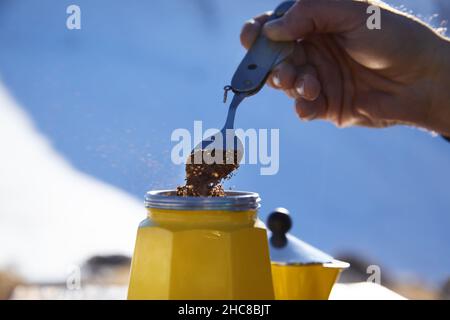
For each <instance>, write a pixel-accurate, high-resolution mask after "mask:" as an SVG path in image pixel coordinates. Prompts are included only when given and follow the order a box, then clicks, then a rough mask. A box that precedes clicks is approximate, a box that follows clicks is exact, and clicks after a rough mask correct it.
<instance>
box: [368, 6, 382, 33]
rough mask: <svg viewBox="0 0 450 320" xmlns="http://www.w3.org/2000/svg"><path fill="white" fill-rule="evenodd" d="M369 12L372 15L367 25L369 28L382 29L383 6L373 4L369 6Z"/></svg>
mask: <svg viewBox="0 0 450 320" xmlns="http://www.w3.org/2000/svg"><path fill="white" fill-rule="evenodd" d="M366 13H367V14H370V16H369V17H368V18H367V21H366V26H367V29H369V30H380V29H381V8H380V7H379V6H375V5H371V6H368V7H367V10H366Z"/></svg>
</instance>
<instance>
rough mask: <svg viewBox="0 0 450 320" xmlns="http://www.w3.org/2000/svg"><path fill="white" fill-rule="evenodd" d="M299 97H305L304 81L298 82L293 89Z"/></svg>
mask: <svg viewBox="0 0 450 320" xmlns="http://www.w3.org/2000/svg"><path fill="white" fill-rule="evenodd" d="M295 90H296V91H297V93H298V94H299V95H300V97H304V96H305V81H300V82H299V83H298V84H297V87H296V88H295Z"/></svg>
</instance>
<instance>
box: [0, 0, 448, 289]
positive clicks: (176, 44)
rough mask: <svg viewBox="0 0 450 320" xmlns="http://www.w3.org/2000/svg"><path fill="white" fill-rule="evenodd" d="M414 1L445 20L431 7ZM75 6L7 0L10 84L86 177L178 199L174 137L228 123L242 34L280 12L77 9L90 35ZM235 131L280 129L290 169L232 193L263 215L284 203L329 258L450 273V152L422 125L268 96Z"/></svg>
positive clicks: (2, 38)
mask: <svg viewBox="0 0 450 320" xmlns="http://www.w3.org/2000/svg"><path fill="white" fill-rule="evenodd" d="M401 2H403V3H404V4H406V5H407V6H408V7H410V8H412V9H413V10H414V12H423V13H425V14H426V15H428V14H431V13H433V12H434V9H433V8H432V6H431V1H427V0H423V1H422V0H416V1H395V3H396V4H400V3H401ZM72 3H73V2H72V1H56V0H41V1H24V0H2V1H1V2H0V47H1V50H0V74H1V75H2V77H3V80H4V84H5V86H6V87H7V88H8V90H9V91H10V92H11V93H12V94H13V95H14V97H15V98H16V99H17V101H18V102H19V103H20V106H21V107H22V108H23V109H24V110H26V112H27V113H29V114H30V116H31V117H32V118H33V120H34V122H35V124H36V126H37V128H38V129H39V131H40V132H42V133H43V134H44V135H45V136H46V137H48V139H49V140H50V141H51V143H52V146H53V147H54V148H55V150H57V151H58V152H59V153H60V154H61V155H62V156H64V158H65V159H67V161H70V163H71V164H72V165H73V166H74V167H75V168H77V170H80V171H82V172H84V173H86V174H88V175H90V176H92V177H95V178H97V179H100V180H102V181H104V182H106V183H108V184H111V185H113V186H115V187H118V188H121V189H122V190H125V191H127V192H128V193H129V194H131V195H134V196H135V197H136V198H137V199H142V196H143V194H144V193H145V191H147V190H148V189H160V188H173V187H174V186H175V185H177V184H178V183H180V182H182V180H183V167H182V166H175V165H173V164H172V163H171V162H170V149H171V147H172V145H171V143H170V135H171V132H172V130H174V129H176V128H187V129H190V130H192V126H193V121H194V120H203V121H204V126H210V127H218V126H220V125H221V124H222V123H223V121H224V117H225V113H226V106H224V105H223V104H222V103H221V98H222V87H223V86H224V85H225V84H227V83H228V81H229V80H230V77H231V75H232V74H233V71H234V69H235V68H236V66H237V64H238V63H239V61H240V59H241V58H242V56H243V54H244V51H243V50H242V48H241V47H240V45H239V42H238V34H239V30H240V27H241V24H242V22H243V21H244V20H245V19H248V18H249V17H251V16H253V15H255V14H257V13H259V12H263V11H265V10H268V9H271V8H273V7H274V6H275V5H276V3H277V1H269V0H267V1H264V0H258V1H257V0H249V1H234V0H233V1H218V0H215V1H212V0H211V1H210V0H177V1H144V0H129V1H124V0H122V1H120V0H117V1H106V0H89V1H87V0H78V1H76V3H77V4H78V5H79V6H80V7H81V10H82V30H80V31H69V30H67V29H66V28H65V19H66V14H65V9H66V7H67V6H68V5H69V4H72ZM236 122H237V125H238V126H239V127H242V128H280V140H281V141H280V143H281V146H280V162H281V163H280V172H279V173H278V174H277V175H276V176H260V175H259V167H258V166H250V165H246V166H243V167H242V168H241V169H240V171H239V173H238V174H237V175H236V176H235V177H234V178H233V180H232V181H231V182H230V183H231V186H234V187H235V188H236V189H244V190H252V191H257V192H259V193H260V194H261V196H262V198H263V208H262V210H261V213H262V216H263V217H264V216H265V215H266V214H267V213H268V212H269V211H270V210H271V209H272V208H274V207H276V206H285V207H287V208H289V209H290V210H291V212H292V214H293V216H294V219H295V222H294V223H295V225H294V230H293V232H294V233H295V234H296V235H298V236H300V237H302V238H303V239H305V240H306V241H309V242H312V243H313V244H314V245H316V246H318V247H320V248H322V249H324V250H325V251H329V252H330V253H336V252H341V251H347V250H348V251H356V252H358V253H361V254H363V255H366V256H368V257H372V258H374V259H375V260H377V261H380V262H381V263H382V264H383V266H386V268H389V269H390V270H393V271H396V272H397V273H400V274H401V273H412V274H419V275H420V276H422V277H424V278H426V279H429V280H432V281H437V280H441V279H443V278H444V277H445V276H448V274H449V270H450V256H449V255H447V254H445V252H447V251H448V247H449V245H450V234H449V233H448V226H449V225H450V197H449V191H448V181H450V169H449V163H450V146H449V145H448V144H447V143H445V142H444V141H442V140H441V139H439V138H432V137H430V135H428V134H426V133H424V132H421V131H418V130H414V129H410V128H392V129H386V130H381V131H374V130H368V129H361V128H355V129H347V130H337V129H336V128H334V127H333V126H331V125H329V124H326V123H301V122H299V121H298V120H297V119H296V117H295V115H294V112H293V110H292V102H291V101H289V100H288V99H287V98H285V97H283V96H282V95H281V94H280V93H277V92H274V91H273V90H270V89H267V88H266V89H264V90H263V91H262V92H261V93H260V94H259V95H257V96H255V97H252V98H251V99H249V100H248V101H246V102H244V104H243V105H242V107H240V109H239V111H238V115H237V121H236ZM136 210H137V209H136ZM122 218H123V219H126V217H125V216H124V217H122ZM0 219H2V220H0V223H1V222H2V221H3V219H4V217H3V216H0ZM11 219H12V218H11ZM91 219H96V217H94V215H93V216H92V218H91ZM123 234H124V235H125V234H126V232H125V231H124V232H123ZM126 236H128V234H126ZM131 236H134V233H133V234H132V235H131Z"/></svg>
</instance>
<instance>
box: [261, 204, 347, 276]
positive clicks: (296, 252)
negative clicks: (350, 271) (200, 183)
mask: <svg viewBox="0 0 450 320" xmlns="http://www.w3.org/2000/svg"><path fill="white" fill-rule="evenodd" d="M267 227H268V228H269V230H270V232H269V247H270V260H271V261H272V262H273V263H276V264H280V265H308V264H323V265H329V266H336V267H340V268H347V267H348V266H349V264H348V263H346V262H342V261H338V260H335V259H334V258H333V257H332V256H330V255H329V254H326V253H325V252H323V251H321V250H319V249H317V248H315V247H313V246H312V245H310V244H308V243H306V242H304V241H302V240H300V239H298V238H297V237H295V236H293V235H291V234H289V233H288V231H289V230H290V229H291V227H292V219H291V217H290V215H289V211H288V210H287V209H284V208H277V209H275V210H274V211H273V212H272V213H271V214H270V215H269V218H268V220H267Z"/></svg>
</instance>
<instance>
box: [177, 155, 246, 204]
mask: <svg viewBox="0 0 450 320" xmlns="http://www.w3.org/2000/svg"><path fill="white" fill-rule="evenodd" d="M219 152H221V155H222V157H223V160H222V161H217V162H218V163H215V162H214V163H211V164H208V163H207V162H208V161H206V160H205V159H210V158H211V157H214V156H215V150H214V149H213V150H198V151H195V152H194V153H191V155H190V156H189V158H188V160H187V161H186V185H184V186H179V187H177V195H178V196H185V197H223V196H225V191H224V189H223V186H222V185H221V182H222V180H226V179H229V178H231V176H232V174H233V172H234V171H235V170H236V169H237V168H238V167H239V163H238V153H237V151H225V152H224V151H222V150H220V151H219ZM195 160H197V161H195ZM198 162H200V163H198Z"/></svg>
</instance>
